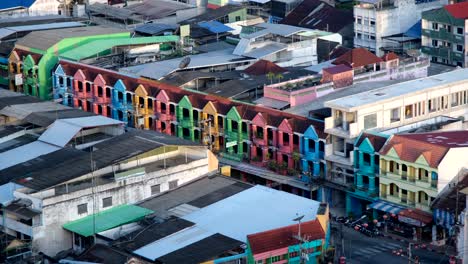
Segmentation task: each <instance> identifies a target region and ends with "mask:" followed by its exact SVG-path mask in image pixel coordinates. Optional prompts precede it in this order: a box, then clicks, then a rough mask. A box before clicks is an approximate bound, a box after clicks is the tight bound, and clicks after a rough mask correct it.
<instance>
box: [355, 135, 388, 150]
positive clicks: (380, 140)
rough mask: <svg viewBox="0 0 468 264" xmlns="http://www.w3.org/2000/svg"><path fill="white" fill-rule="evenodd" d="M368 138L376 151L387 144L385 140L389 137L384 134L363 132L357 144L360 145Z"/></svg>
mask: <svg viewBox="0 0 468 264" xmlns="http://www.w3.org/2000/svg"><path fill="white" fill-rule="evenodd" d="M366 138H367V139H368V140H369V141H370V143H371V144H372V147H373V148H374V151H375V152H379V151H380V149H381V148H382V147H383V146H384V145H385V142H387V138H386V137H383V136H378V135H374V134H371V133H366V132H364V133H362V134H361V136H360V137H359V138H358V141H357V143H356V146H357V147H359V146H360V145H361V143H362V142H363V141H364V140H365V139H366Z"/></svg>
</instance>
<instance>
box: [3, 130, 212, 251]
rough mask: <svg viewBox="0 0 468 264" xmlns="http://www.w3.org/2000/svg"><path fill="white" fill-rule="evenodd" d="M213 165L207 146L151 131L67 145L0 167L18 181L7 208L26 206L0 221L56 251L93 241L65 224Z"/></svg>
mask: <svg viewBox="0 0 468 264" xmlns="http://www.w3.org/2000/svg"><path fill="white" fill-rule="evenodd" d="M216 169H217V159H216V158H215V157H214V156H213V155H212V154H211V152H209V151H208V150H207V149H206V148H205V147H203V146H198V145H196V144H194V143H192V142H189V141H185V140H181V139H179V138H175V137H171V136H167V135H163V134H160V133H156V132H149V131H130V132H127V133H125V134H122V135H119V136H116V137H113V138H110V139H107V140H105V141H103V142H100V143H97V144H94V145H93V146H91V147H90V148H87V149H84V150H78V149H75V148H62V149H59V150H56V151H54V152H51V153H49V154H45V155H42V156H40V157H38V158H34V159H31V160H29V161H28V162H24V163H19V164H17V165H14V166H12V167H9V168H7V169H4V170H2V171H0V175H2V176H1V178H2V179H3V181H5V179H6V178H7V177H6V175H9V177H8V179H9V180H8V182H12V183H14V184H15V186H14V187H15V188H10V191H12V192H13V197H14V198H16V199H17V200H13V201H10V202H7V203H5V206H6V207H5V208H9V207H8V206H10V205H11V204H13V208H16V207H17V206H16V207H15V204H18V203H19V204H22V206H21V208H22V209H21V212H19V211H7V210H5V211H4V216H6V217H5V218H4V221H2V225H3V226H4V228H5V230H6V232H7V233H9V234H11V235H13V236H16V237H19V238H22V239H23V240H25V241H31V242H32V243H31V244H32V251H33V252H34V253H37V252H43V253H45V254H46V255H49V256H54V255H55V254H57V253H58V252H60V251H62V250H67V249H70V248H72V246H73V242H74V241H75V244H78V245H82V246H84V245H86V244H87V243H91V242H92V241H90V240H89V238H86V237H80V236H76V237H73V236H72V233H71V232H69V231H67V230H65V229H64V228H63V225H64V224H65V223H68V222H70V221H74V220H77V219H81V218H83V217H86V216H89V215H93V214H94V213H98V212H100V211H102V210H106V209H110V208H113V207H115V206H120V205H127V204H134V203H136V202H139V201H141V200H143V199H146V198H148V197H151V196H153V195H157V194H159V193H162V192H165V191H167V190H170V189H174V188H177V186H178V185H180V184H183V183H185V182H188V181H191V180H194V179H196V178H198V177H201V176H202V175H206V174H207V173H209V172H210V171H213V170H216ZM11 175H15V176H14V177H11ZM2 184H5V183H4V182H2ZM91 239H92V236H91ZM77 241H78V243H76V242H77ZM74 249H75V250H77V251H78V252H79V251H80V249H81V248H80V247H76V246H75V247H74Z"/></svg>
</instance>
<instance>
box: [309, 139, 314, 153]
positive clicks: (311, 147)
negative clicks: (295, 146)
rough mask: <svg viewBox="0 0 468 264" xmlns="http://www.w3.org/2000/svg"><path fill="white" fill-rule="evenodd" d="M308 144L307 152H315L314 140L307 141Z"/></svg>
mask: <svg viewBox="0 0 468 264" xmlns="http://www.w3.org/2000/svg"><path fill="white" fill-rule="evenodd" d="M307 141H308V143H309V151H310V152H315V140H312V139H310V138H309V139H307Z"/></svg>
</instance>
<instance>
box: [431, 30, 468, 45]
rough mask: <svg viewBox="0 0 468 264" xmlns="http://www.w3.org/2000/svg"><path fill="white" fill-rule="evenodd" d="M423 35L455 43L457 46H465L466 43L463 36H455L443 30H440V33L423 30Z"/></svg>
mask: <svg viewBox="0 0 468 264" xmlns="http://www.w3.org/2000/svg"><path fill="white" fill-rule="evenodd" d="M422 35H423V36H426V37H429V38H431V39H438V40H445V41H448V42H453V43H457V44H463V43H464V42H465V40H464V38H463V35H457V34H453V33H451V32H448V31H447V30H446V29H443V28H441V29H439V30H438V31H436V30H430V29H423V30H422Z"/></svg>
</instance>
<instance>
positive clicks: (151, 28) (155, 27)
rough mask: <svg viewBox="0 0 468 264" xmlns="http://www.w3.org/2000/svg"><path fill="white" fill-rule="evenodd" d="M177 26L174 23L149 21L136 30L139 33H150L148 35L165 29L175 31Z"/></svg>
mask: <svg viewBox="0 0 468 264" xmlns="http://www.w3.org/2000/svg"><path fill="white" fill-rule="evenodd" d="M176 29H177V27H176V26H174V25H168V24H159V23H148V24H144V25H141V26H137V27H136V28H135V31H136V32H138V33H143V34H148V35H157V34H160V33H162V32H164V31H173V30H176Z"/></svg>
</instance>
